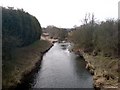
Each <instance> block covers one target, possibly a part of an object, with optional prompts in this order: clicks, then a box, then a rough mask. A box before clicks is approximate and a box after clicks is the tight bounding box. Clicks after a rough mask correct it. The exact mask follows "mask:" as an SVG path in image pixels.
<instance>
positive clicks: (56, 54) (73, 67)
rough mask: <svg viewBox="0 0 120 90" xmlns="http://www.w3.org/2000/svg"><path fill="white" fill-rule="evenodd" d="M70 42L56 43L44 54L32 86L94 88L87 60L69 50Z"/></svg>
mask: <svg viewBox="0 0 120 90" xmlns="http://www.w3.org/2000/svg"><path fill="white" fill-rule="evenodd" d="M69 48H70V44H69V43H55V44H54V46H53V47H52V48H51V49H50V50H49V51H48V52H47V53H46V54H45V55H44V56H43V60H42V62H41V65H40V69H39V71H38V72H37V73H36V74H35V76H34V80H33V83H32V88H93V85H92V84H93V80H92V76H91V75H90V73H89V72H88V71H87V70H86V69H85V61H84V60H83V59H82V58H80V57H79V56H77V55H75V54H74V53H72V52H69V50H68V49H69Z"/></svg>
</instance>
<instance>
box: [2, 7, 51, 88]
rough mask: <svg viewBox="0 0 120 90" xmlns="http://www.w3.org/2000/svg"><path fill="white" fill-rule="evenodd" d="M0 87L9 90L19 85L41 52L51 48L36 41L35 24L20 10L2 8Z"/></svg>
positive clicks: (49, 45) (33, 18) (39, 30)
mask: <svg viewBox="0 0 120 90" xmlns="http://www.w3.org/2000/svg"><path fill="white" fill-rule="evenodd" d="M2 25H3V28H2V36H3V38H2V39H3V40H2V65H3V66H2V71H3V72H2V76H3V77H2V79H3V80H2V86H3V89H4V88H10V87H14V86H16V85H17V84H18V83H20V82H21V79H22V78H23V77H24V75H25V74H28V73H29V72H31V70H32V69H33V68H34V67H35V64H36V63H37V62H38V61H39V60H40V59H41V56H42V54H41V52H45V51H46V50H47V49H49V48H50V47H51V45H52V44H51V43H49V42H48V41H44V40H40V36H41V34H42V29H41V26H40V24H39V22H38V20H37V19H36V18H35V17H34V16H32V15H30V14H29V13H27V12H25V11H23V10H22V9H17V10H15V9H13V8H11V7H10V8H8V9H7V8H4V7H3V8H2Z"/></svg>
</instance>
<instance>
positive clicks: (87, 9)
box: [0, 0, 119, 28]
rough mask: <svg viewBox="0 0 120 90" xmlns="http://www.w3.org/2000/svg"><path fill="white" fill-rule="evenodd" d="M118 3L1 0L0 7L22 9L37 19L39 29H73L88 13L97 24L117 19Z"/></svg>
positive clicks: (64, 0) (112, 0) (71, 0)
mask: <svg viewBox="0 0 120 90" xmlns="http://www.w3.org/2000/svg"><path fill="white" fill-rule="evenodd" d="M118 2H119V0H109V1H108V0H106V1H104V0H99V1H96V0H91V1H88V0H84V1H81V0H51V1H48V0H40V1H34V0H29V3H28V0H26V1H24V0H21V1H15V0H13V1H12V2H11V0H1V4H0V6H3V7H14V8H16V9H17V8H19V9H24V11H25V12H28V13H29V14H31V15H33V16H35V17H36V18H37V19H38V21H39V23H40V25H41V27H47V26H49V25H53V26H56V27H59V28H73V27H74V26H75V25H76V26H80V25H82V23H83V22H82V20H83V19H84V17H85V14H88V13H90V14H92V13H93V14H94V16H95V20H96V21H97V22H99V21H106V20H107V19H118ZM31 6H32V7H31ZM101 6H102V7H101Z"/></svg>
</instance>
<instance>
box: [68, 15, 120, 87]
mask: <svg viewBox="0 0 120 90" xmlns="http://www.w3.org/2000/svg"><path fill="white" fill-rule="evenodd" d="M119 27H120V20H113V19H109V20H106V21H102V22H99V23H97V22H96V21H95V19H94V15H91V17H90V14H89V15H87V14H86V16H85V19H84V24H83V25H81V26H78V27H77V26H76V27H75V28H73V29H72V31H71V32H70V33H69V37H68V38H69V41H70V42H72V43H74V47H73V51H74V52H79V53H80V54H82V55H83V57H84V58H85V60H86V62H87V65H86V68H87V69H88V70H90V72H91V74H93V75H94V76H93V79H94V87H95V88H99V89H100V88H118V77H120V73H119V70H118V60H119V58H120V55H119V53H120V40H119V37H118V35H119V30H120V29H118V28H119Z"/></svg>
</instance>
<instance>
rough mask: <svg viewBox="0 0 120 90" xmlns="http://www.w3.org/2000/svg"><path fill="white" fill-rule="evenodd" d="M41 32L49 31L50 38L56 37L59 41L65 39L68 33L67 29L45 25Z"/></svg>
mask: <svg viewBox="0 0 120 90" xmlns="http://www.w3.org/2000/svg"><path fill="white" fill-rule="evenodd" d="M43 32H46V33H49V35H50V37H51V38H56V39H59V40H60V41H63V40H65V39H66V37H67V35H68V31H67V29H65V28H58V27H55V26H47V27H46V28H43Z"/></svg>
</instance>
